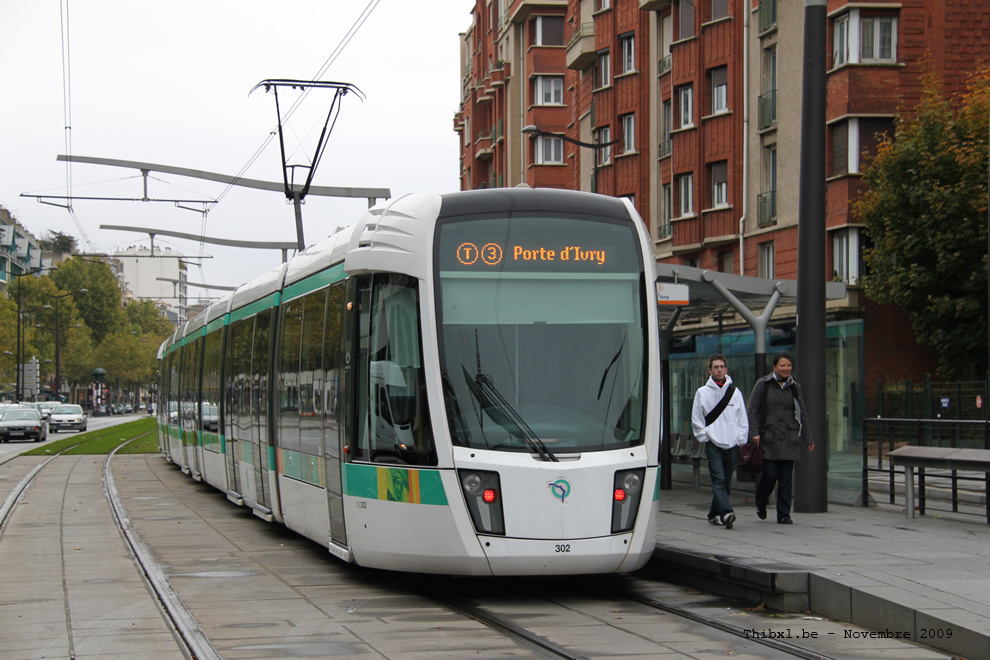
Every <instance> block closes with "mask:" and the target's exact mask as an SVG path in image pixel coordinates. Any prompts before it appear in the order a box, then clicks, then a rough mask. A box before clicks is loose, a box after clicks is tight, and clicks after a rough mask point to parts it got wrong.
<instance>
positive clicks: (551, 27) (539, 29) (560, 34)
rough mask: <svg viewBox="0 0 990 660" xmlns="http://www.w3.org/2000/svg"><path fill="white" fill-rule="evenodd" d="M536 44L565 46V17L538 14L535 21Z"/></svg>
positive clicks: (534, 43)
mask: <svg viewBox="0 0 990 660" xmlns="http://www.w3.org/2000/svg"><path fill="white" fill-rule="evenodd" d="M533 45H534V46H563V45H564V17H563V16H537V17H536V20H534V21H533Z"/></svg>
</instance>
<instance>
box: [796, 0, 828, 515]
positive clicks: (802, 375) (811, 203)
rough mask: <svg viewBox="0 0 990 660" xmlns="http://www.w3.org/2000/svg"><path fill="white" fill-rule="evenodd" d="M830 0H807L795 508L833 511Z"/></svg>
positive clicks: (799, 265)
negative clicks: (828, 314) (801, 440)
mask: <svg viewBox="0 0 990 660" xmlns="http://www.w3.org/2000/svg"><path fill="white" fill-rule="evenodd" d="M826 5H827V0H805V2H804V74H803V85H802V88H803V90H802V102H801V170H800V171H801V188H800V192H799V194H798V198H799V200H798V212H799V215H798V297H797V322H798V326H797V351H796V352H797V365H795V366H796V370H797V372H798V381H799V382H800V383H801V386H802V388H803V390H804V400H805V403H806V405H807V407H808V410H807V414H808V422H809V425H810V426H811V428H810V429H809V431H810V432H811V434H812V436H813V438H814V442H815V443H816V444H817V445H818V446H817V447H816V449H815V451H813V452H811V453H807V452H802V456H801V461H800V462H798V463H797V465H796V466H795V478H794V482H795V487H794V491H795V492H794V510H795V511H797V512H799V513H822V512H825V511H827V510H828V460H827V455H828V448H827V447H826V446H825V443H827V442H828V438H827V436H826V431H825V410H824V406H825V250H824V249H823V248H822V242H823V239H824V238H825V159H824V158H823V157H822V154H824V153H825V86H826V78H825V34H826V32H825V26H826V9H827V7H826Z"/></svg>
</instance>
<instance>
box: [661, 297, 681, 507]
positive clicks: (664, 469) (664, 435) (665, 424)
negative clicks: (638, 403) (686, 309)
mask: <svg viewBox="0 0 990 660" xmlns="http://www.w3.org/2000/svg"><path fill="white" fill-rule="evenodd" d="M680 315H681V308H680V307H675V308H674V313H673V314H671V315H670V318H669V319H667V322H666V323H665V324H664V325H663V327H661V328H660V388H661V389H662V390H663V392H662V394H663V404H662V405H661V413H660V414H661V422H660V427H661V428H660V490H671V489H672V488H673V487H674V482H673V474H671V470H670V461H671V447H670V340H671V339H672V338H673V337H674V326H676V325H677V319H678V318H679V317H680Z"/></svg>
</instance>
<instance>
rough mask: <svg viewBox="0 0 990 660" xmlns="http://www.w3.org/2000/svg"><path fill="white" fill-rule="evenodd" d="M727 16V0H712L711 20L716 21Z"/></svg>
mask: <svg viewBox="0 0 990 660" xmlns="http://www.w3.org/2000/svg"><path fill="white" fill-rule="evenodd" d="M728 16H729V0H712V20H713V21H717V20H718V19H720V18H728Z"/></svg>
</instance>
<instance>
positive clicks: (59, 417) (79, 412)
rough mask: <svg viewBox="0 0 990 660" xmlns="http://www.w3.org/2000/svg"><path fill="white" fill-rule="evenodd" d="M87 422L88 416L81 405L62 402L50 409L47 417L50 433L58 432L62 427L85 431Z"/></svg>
mask: <svg viewBox="0 0 990 660" xmlns="http://www.w3.org/2000/svg"><path fill="white" fill-rule="evenodd" d="M87 422H88V418H87V417H86V413H85V412H83V409H82V406H77V405H75V404H71V403H63V404H61V405H59V406H58V407H57V408H55V409H54V410H53V411H52V414H51V417H49V419H48V428H49V429H51V432H52V433H58V432H59V431H60V430H62V429H68V430H73V429H74V430H76V431H85V430H86V424H87Z"/></svg>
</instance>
